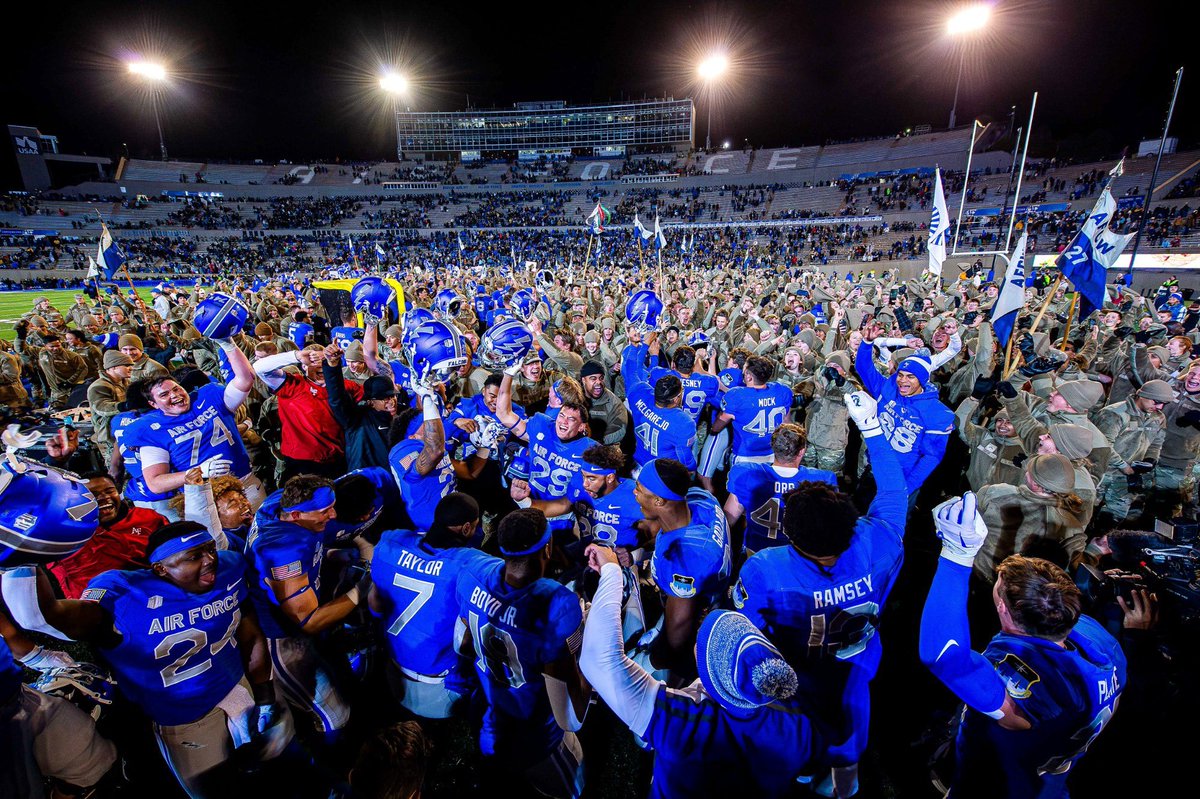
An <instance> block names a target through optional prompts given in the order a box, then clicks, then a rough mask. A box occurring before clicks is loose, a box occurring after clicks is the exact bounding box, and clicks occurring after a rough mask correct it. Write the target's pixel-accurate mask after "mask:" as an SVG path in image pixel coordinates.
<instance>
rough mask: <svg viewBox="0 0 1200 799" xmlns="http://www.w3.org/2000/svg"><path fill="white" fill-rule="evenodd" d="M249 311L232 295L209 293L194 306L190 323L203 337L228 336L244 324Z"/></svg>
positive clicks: (221, 337) (248, 316)
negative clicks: (194, 309) (193, 314)
mask: <svg viewBox="0 0 1200 799" xmlns="http://www.w3.org/2000/svg"><path fill="white" fill-rule="evenodd" d="M249 318H250V312H249V311H247V310H246V306H244V305H242V304H241V303H240V302H238V301H237V300H236V299H234V298H233V297H230V296H229V295H228V294H222V293H221V292H219V291H218V292H214V293H213V294H209V295H208V296H207V297H205V298H204V299H203V300H201V301H200V303H199V304H198V305H197V306H196V313H195V316H194V317H193V318H192V324H194V325H195V326H196V329H197V330H199V331H200V335H202V336H204V337H205V338H215V339H223V338H229V337H230V336H232V335H233V334H234V333H237V332H238V331H239V330H241V329H242V328H243V327H245V325H246V320H247V319H249Z"/></svg>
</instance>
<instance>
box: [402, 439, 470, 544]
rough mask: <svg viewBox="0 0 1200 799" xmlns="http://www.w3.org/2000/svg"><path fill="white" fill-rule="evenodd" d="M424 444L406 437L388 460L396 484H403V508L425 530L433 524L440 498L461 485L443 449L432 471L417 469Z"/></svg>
mask: <svg viewBox="0 0 1200 799" xmlns="http://www.w3.org/2000/svg"><path fill="white" fill-rule="evenodd" d="M424 448H425V443H424V442H423V441H418V440H417V439H415V438H406V439H404V440H403V441H401V442H400V443H399V444H397V445H396V446H394V447H392V451H391V452H389V453H388V464H389V465H390V466H391V467H392V476H393V477H395V478H396V484H397V485H398V486H399V487H400V496H401V497H402V498H403V500H404V509H405V511H407V512H408V518H409V519H411V520H412V524H413V527H415V528H416V529H418V530H420V531H422V532H424V531H426V530H428V529H429V527H430V525H432V524H433V512H434V510H436V509H437V504H438V502H440V501H441V499H442V497H444V496H446V495H447V494H449V493H451V492H452V491H454V488H455V486H457V485H458V480H457V479H456V478H455V476H454V464H453V463H451V461H450V456H449V455H447V454H446V453H444V452H443V453H442V458H441V460H439V461H438V462H437V465H436V466H434V467H433V471H431V472H430V473H429V474H427V475H421V474H420V473H419V472H417V470H416V468H415V464H416V462H417V456H418V455H419V454H420V453H421V450H422V449H424Z"/></svg>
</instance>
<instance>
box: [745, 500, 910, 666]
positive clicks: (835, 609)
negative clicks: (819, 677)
mask: <svg viewBox="0 0 1200 799" xmlns="http://www.w3.org/2000/svg"><path fill="white" fill-rule="evenodd" d="M814 523H817V524H819V523H820V522H819V520H817V521H815V522H814ZM902 535H903V530H902V529H898V528H896V527H895V525H892V524H882V523H880V522H878V521H876V520H874V519H872V518H870V517H862V518H860V519H859V520H858V523H857V525H856V527H855V531H854V535H853V537H852V539H851V543H850V547H849V548H848V549H847V550H846V551H845V552H843V553H842V554H841V556H840V557H838V560H837V563H835V564H834V565H833V566H831V567H829V568H825V567H823V566H820V565H818V564H817V563H816V562H815V561H813V560H810V559H808V558H806V557H804V556H803V555H801V554H800V553H799V552H797V551H796V549H795V548H794V547H790V546H787V547H770V548H768V549H764V550H762V551H760V552H756V553H754V554H753V555H752V556H750V558H749V559H748V560H747V561H746V562H745V563H744V564H742V571H741V574H740V575H739V577H738V581H737V583H736V584H735V585H734V587H733V605H734V607H735V608H737V609H738V610H740V611H741V612H742V613H744V614H746V616H747V617H749V618H750V620H751V621H752V622H754V624H755V625H756V626H757V627H759V629H761V630H762V631H763V632H764V633H765V634H766V635H767V637H768V638H770V639H771V641H772V643H774V644H775V646H777V647H779V651H780V652H782V653H783V656H784V657H785V658H786V659H787V660H788V662H789V663H800V662H802V661H803V660H805V659H806V658H807V659H813V660H826V659H829V658H836V659H838V660H841V661H847V662H850V663H852V664H853V665H855V666H858V667H860V668H863V669H866V670H867V673H868V674H871V675H873V674H875V672H876V670H877V669H878V668H879V658H880V656H881V654H882V649H881V647H880V644H879V637H878V636H877V635H876V634H875V632H876V628H877V627H878V625H879V613H880V609H881V608H882V607H883V603H884V601H885V600H886V599H887V595H888V592H889V591H891V589H892V584H893V583H894V582H895V580H896V575H897V574H899V573H900V566H901V562H902V560H903V556H904V549H903V544H902V537H901V536H902Z"/></svg>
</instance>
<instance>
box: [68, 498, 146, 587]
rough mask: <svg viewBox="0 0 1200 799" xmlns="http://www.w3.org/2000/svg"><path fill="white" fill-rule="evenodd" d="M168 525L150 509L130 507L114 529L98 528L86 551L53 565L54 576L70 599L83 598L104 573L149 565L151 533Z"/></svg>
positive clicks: (84, 546) (113, 526) (114, 523)
mask: <svg viewBox="0 0 1200 799" xmlns="http://www.w3.org/2000/svg"><path fill="white" fill-rule="evenodd" d="M166 523H167V520H166V519H165V518H163V517H162V516H160V515H159V514H158V513H155V512H154V511H152V510H150V509H149V508H139V507H137V506H136V505H129V511H128V512H127V513H126V514H125V515H124V516H122V517H121V518H120V519H117V520H116V521H115V522H113V523H112V525H111V526H109V527H105V526H104V525H100V526H99V527H97V528H96V534H95V535H93V536H92V538H91V540H90V541H88V542H87V543H86V544H84V545H83V549H81V550H79V551H78V552H76V553H75V554H74V555H71V556H70V557H67V558H63V559H62V560H60V561H58V562H56V563H52V564H50V567H49V568H50V573H51V574H53V575H54V577H55V579H57V580H58V584H59V585H61V586H62V590H63V594H64V595H66V597H67V599H79V595H80V594H82V593H83V589H85V588H87V584H88V583H89V582H90V581H91V579H92V578H93V577H95V576H96V575H97V574H100V573H101V572H106V571H111V570H113V569H144V568H146V567H147V566H149V565H150V564H149V563H148V562H147V561H146V544H148V543H149V542H150V534H151V533H153V532H154V531H155V530H157V529H158V528H160V527H162V526H163V525H164V524H166Z"/></svg>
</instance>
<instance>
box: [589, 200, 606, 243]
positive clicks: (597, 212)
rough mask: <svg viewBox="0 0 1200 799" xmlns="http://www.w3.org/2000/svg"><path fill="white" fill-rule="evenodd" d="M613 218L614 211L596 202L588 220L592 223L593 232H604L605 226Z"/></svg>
mask: <svg viewBox="0 0 1200 799" xmlns="http://www.w3.org/2000/svg"><path fill="white" fill-rule="evenodd" d="M611 220H612V211H610V210H608V209H607V208H605V207H604V206H603V205H601V204H600V203H596V207H595V208H593V209H592V212H591V213H590V214H588V218H587V221H588V222H589V223H591V226H592V233H593V235H594V234H597V233H603V232H604V226H605V225H607V224H608V223H609V222H610V221H611Z"/></svg>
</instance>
